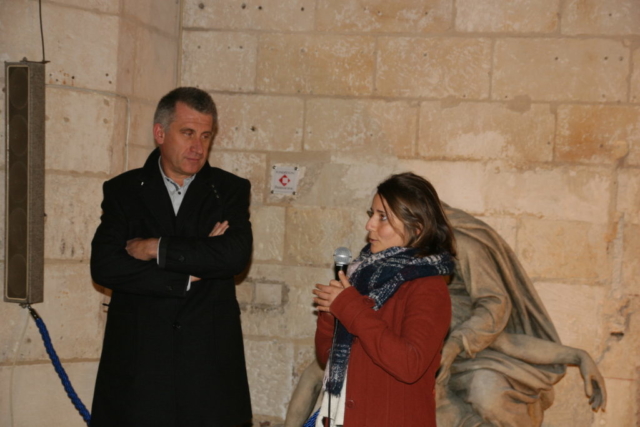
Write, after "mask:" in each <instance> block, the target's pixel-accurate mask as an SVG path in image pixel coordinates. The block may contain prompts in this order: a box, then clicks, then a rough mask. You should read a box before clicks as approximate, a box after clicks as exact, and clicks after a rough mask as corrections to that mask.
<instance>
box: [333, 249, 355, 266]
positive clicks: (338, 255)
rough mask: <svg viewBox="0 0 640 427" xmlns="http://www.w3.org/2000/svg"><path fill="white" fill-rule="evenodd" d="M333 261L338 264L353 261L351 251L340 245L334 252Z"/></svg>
mask: <svg viewBox="0 0 640 427" xmlns="http://www.w3.org/2000/svg"><path fill="white" fill-rule="evenodd" d="M333 261H334V262H335V263H336V265H347V264H349V263H350V262H351V251H350V250H349V248H345V247H344V246H341V247H339V248H338V249H336V250H335V252H334V253H333Z"/></svg>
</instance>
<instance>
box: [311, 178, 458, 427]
mask: <svg viewBox="0 0 640 427" xmlns="http://www.w3.org/2000/svg"><path fill="white" fill-rule="evenodd" d="M368 213H369V221H367V225H366V230H367V231H368V233H369V234H368V241H369V244H367V245H366V246H365V247H364V249H363V250H362V252H361V253H360V256H359V257H358V258H357V259H356V260H355V261H354V262H353V263H352V264H351V265H350V266H349V269H348V271H347V275H345V274H344V273H342V272H340V277H339V279H340V280H339V281H338V280H332V281H331V282H330V283H329V285H321V284H318V285H316V289H315V290H314V291H313V292H314V294H315V295H316V297H315V298H314V302H315V303H316V304H317V307H318V311H319V316H318V326H317V330H316V338H315V340H316V352H317V356H318V359H319V360H320V363H321V364H326V366H327V368H326V369H325V385H324V392H323V399H322V405H321V408H320V413H319V415H318V417H317V418H318V419H317V421H316V424H315V425H316V426H318V427H320V426H323V425H331V426H345V427H364V426H369V427H385V426H388V427H410V426H416V427H418V426H419V427H430V426H431V427H435V426H436V416H435V412H436V411H435V390H434V387H435V377H436V371H437V370H438V367H439V365H440V351H441V349H442V344H443V341H444V338H445V336H446V334H447V330H448V328H449V323H450V321H451V301H450V299H449V294H448V290H447V286H446V283H445V277H446V276H448V275H450V274H451V273H452V271H453V256H455V244H454V238H453V233H452V230H451V227H450V226H449V224H448V222H447V219H446V217H445V215H444V212H443V209H442V206H441V204H440V200H439V199H438V195H437V193H436V191H435V190H434V188H433V187H432V186H431V184H430V183H429V182H428V181H426V180H425V179H423V178H421V177H419V176H417V175H414V174H412V173H404V174H399V175H394V176H392V177H391V178H389V179H387V180H386V181H384V182H383V183H382V184H380V185H379V186H378V189H377V194H376V195H375V196H374V198H373V202H372V205H371V209H370V210H369V212H368ZM336 319H337V320H336ZM334 325H335V326H334ZM328 418H330V419H331V421H330V424H329V419H328Z"/></svg>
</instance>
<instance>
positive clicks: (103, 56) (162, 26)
mask: <svg viewBox="0 0 640 427" xmlns="http://www.w3.org/2000/svg"><path fill="white" fill-rule="evenodd" d="M179 10H180V4H179V3H178V2H176V1H163V2H157V1H152V0H145V1H140V0H82V1H81V0H56V1H46V0H45V1H43V2H42V18H43V26H44V38H45V47H46V59H47V60H49V61H50V63H48V64H47V66H46V69H47V77H46V83H47V86H46V159H45V160H46V183H45V184H46V194H45V211H46V223H45V284H44V287H45V291H44V292H45V293H44V303H42V304H37V305H36V306H35V308H36V309H37V310H38V311H39V313H40V315H41V316H42V317H43V318H44V320H45V322H46V324H47V326H48V329H49V332H50V334H51V337H52V340H53V342H54V345H55V348H56V350H57V352H58V355H59V356H60V358H61V359H62V361H63V364H64V366H65V368H66V370H67V373H68V374H69V376H70V378H71V381H72V383H73V385H74V387H75V389H76V391H77V392H78V394H79V395H80V397H81V399H82V400H83V401H84V403H85V404H86V405H87V406H88V407H89V408H90V405H91V399H92V394H93V385H94V381H95V374H96V370H97V362H98V359H99V356H100V350H101V346H102V337H103V331H104V322H105V316H104V307H103V306H102V303H103V302H104V301H105V300H106V299H107V297H106V296H105V295H104V294H103V290H102V289H99V288H98V287H96V286H94V285H93V284H92V281H91V278H90V274H89V265H88V261H89V256H90V250H91V248H90V244H91V238H92V236H93V232H94V231H95V228H96V226H97V224H98V222H99V218H100V213H101V210H100V202H101V200H102V183H103V182H104V181H105V180H106V179H108V178H110V177H112V176H114V175H116V174H119V173H121V172H123V171H125V170H126V169H128V168H132V167H137V166H139V165H141V163H142V161H143V156H146V154H148V152H149V151H150V149H151V147H153V139H152V137H151V119H152V115H153V110H154V108H155V104H156V103H157V100H158V99H159V97H160V96H161V95H162V94H164V93H166V92H167V91H168V90H170V89H171V88H173V87H174V86H175V85H176V78H177V65H178V63H177V58H178V46H179V43H178V39H179V31H178V27H179ZM0 32H1V35H0V61H12V62H15V61H20V60H22V59H23V58H24V57H26V58H28V59H29V60H32V61H40V60H42V49H41V42H40V28H39V17H38V2H37V1H34V0H2V1H1V2H0ZM0 73H1V74H2V75H1V76H0V77H1V78H2V87H3V89H4V63H3V64H2V71H0ZM0 102H1V104H0V125H1V127H0V140H1V141H2V146H3V147H4V139H5V129H4V120H5V97H4V90H3V91H2V93H0ZM0 153H1V154H0V181H1V185H0V196H1V197H2V200H4V192H5V191H4V176H5V150H4V148H3V149H2V150H0ZM4 218H5V213H4V209H2V211H1V212H0V255H1V258H2V260H4ZM0 271H2V272H3V271H4V263H3V261H0ZM2 277H4V276H2ZM2 280H3V279H2ZM0 325H2V327H1V328H0V426H7V427H9V426H11V427H20V426H24V427H27V426H29V427H34V426H83V425H85V424H84V422H83V421H82V419H81V417H80V416H79V415H78V413H77V412H76V411H75V409H74V408H73V406H72V404H71V402H70V401H69V400H68V398H67V396H66V395H65V393H64V390H63V388H62V385H61V384H60V381H59V379H58V377H57V375H56V373H55V371H54V370H53V367H52V366H51V363H50V362H49V359H48V356H47V354H46V352H45V349H44V346H43V344H42V340H41V338H40V335H39V333H38V331H37V328H36V327H35V323H34V322H33V320H32V319H30V318H29V317H28V313H27V311H26V310H23V309H21V308H20V307H19V306H18V305H17V304H9V303H4V302H0Z"/></svg>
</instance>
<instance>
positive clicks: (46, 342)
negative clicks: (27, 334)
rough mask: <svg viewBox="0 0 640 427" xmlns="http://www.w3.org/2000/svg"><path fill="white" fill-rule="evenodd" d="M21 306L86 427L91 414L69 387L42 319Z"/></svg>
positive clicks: (69, 382)
mask: <svg viewBox="0 0 640 427" xmlns="http://www.w3.org/2000/svg"><path fill="white" fill-rule="evenodd" d="M22 306H23V307H24V308H27V309H29V313H31V316H32V317H33V319H34V320H35V321H36V325H37V326H38V330H39V331H40V335H42V341H44V347H45V348H46V350H47V354H48V355H49V358H50V359H51V363H52V364H53V367H54V368H55V370H56V372H57V373H58V376H59V377H60V381H62V385H63V386H64V390H65V391H66V392H67V396H69V399H71V402H73V406H75V407H76V409H77V410H78V412H79V413H80V415H81V416H82V418H83V419H84V421H85V422H86V423H87V425H89V422H90V421H91V414H90V413H89V411H88V410H87V408H86V407H85V406H84V404H83V403H82V401H81V400H80V398H79V397H78V394H77V393H76V392H75V390H74V389H73V386H72V385H71V381H69V377H68V376H67V373H66V372H65V370H64V368H63V367H62V363H60V359H59V358H58V354H57V353H56V350H55V349H54V348H53V344H52V343H51V337H50V336H49V331H47V327H46V326H45V324H44V321H43V320H42V318H40V316H39V315H38V313H37V312H36V311H35V310H34V309H33V308H32V307H31V305H29V304H22Z"/></svg>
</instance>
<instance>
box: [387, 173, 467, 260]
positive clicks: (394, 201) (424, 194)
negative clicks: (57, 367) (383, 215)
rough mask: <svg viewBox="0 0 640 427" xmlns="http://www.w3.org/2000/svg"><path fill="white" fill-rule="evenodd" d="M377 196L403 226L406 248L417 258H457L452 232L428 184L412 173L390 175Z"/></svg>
mask: <svg viewBox="0 0 640 427" xmlns="http://www.w3.org/2000/svg"><path fill="white" fill-rule="evenodd" d="M378 195H380V197H381V198H382V203H383V204H384V205H385V208H387V207H388V208H389V209H390V210H391V212H393V214H394V215H395V216H396V218H398V219H399V220H400V221H402V223H403V224H404V228H405V234H406V236H405V238H406V241H407V246H408V247H412V248H417V249H419V252H418V254H419V255H420V256H427V255H433V254H438V253H441V252H445V251H446V252H449V253H450V254H451V255H452V256H455V255H456V245H455V238H454V237H453V229H452V228H451V225H450V224H449V221H448V220H447V216H446V215H445V213H444V209H443V208H442V204H441V203H440V198H439V197H438V193H437V192H436V190H435V188H433V185H431V183H430V182H429V181H427V180H426V179H424V178H422V177H421V176H418V175H416V174H414V173H411V172H405V173H401V174H397V175H392V176H391V177H389V178H388V179H386V180H385V181H383V182H382V183H381V184H380V185H378ZM392 225H393V224H392Z"/></svg>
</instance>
